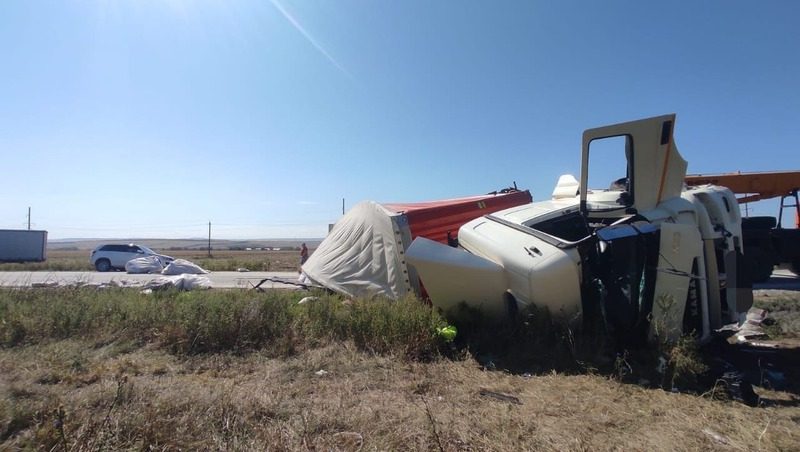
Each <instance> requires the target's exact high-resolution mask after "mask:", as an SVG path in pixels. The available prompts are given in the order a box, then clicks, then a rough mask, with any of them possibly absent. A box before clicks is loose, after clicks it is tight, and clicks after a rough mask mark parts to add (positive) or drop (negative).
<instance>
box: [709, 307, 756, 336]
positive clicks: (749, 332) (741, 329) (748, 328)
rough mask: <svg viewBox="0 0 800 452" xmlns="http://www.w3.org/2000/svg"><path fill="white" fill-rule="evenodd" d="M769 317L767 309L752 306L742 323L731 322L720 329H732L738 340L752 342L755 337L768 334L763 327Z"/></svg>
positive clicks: (722, 330)
mask: <svg viewBox="0 0 800 452" xmlns="http://www.w3.org/2000/svg"><path fill="white" fill-rule="evenodd" d="M766 318H767V311H766V310H764V309H759V308H750V310H748V311H747V315H746V316H745V320H744V322H742V324H741V325H737V324H731V325H726V326H723V327H722V328H720V329H719V331H721V332H724V331H732V332H733V337H735V338H736V342H740V343H741V342H750V343H752V342H751V341H752V340H753V339H760V338H764V337H766V336H767V333H766V332H765V331H764V329H763V328H762V325H763V323H764V320H765V319H766Z"/></svg>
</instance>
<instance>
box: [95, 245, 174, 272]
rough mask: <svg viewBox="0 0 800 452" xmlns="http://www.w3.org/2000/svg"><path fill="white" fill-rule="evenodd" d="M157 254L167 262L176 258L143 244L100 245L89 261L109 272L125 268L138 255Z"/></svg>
mask: <svg viewBox="0 0 800 452" xmlns="http://www.w3.org/2000/svg"><path fill="white" fill-rule="evenodd" d="M144 256H157V257H159V258H161V260H162V261H163V262H164V264H166V263H167V262H172V261H173V260H174V259H173V258H172V257H170V256H165V255H163V254H158V253H156V252H155V251H153V250H151V249H150V248H148V247H146V246H142V245H134V244H133V243H131V244H128V245H111V244H109V245H99V246H98V247H97V248H95V249H94V250H93V251H92V254H91V256H89V262H91V264H92V265H93V266H94V268H96V269H97V271H99V272H107V271H109V270H114V269H123V270H124V269H125V264H126V263H127V262H128V261H129V260H131V259H136V258H137V257H144Z"/></svg>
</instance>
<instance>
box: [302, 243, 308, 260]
mask: <svg viewBox="0 0 800 452" xmlns="http://www.w3.org/2000/svg"><path fill="white" fill-rule="evenodd" d="M307 260H308V248H306V244H305V242H304V243H303V244H302V245H301V246H300V265H303V264H305V263H306V261H307Z"/></svg>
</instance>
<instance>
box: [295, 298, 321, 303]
mask: <svg viewBox="0 0 800 452" xmlns="http://www.w3.org/2000/svg"><path fill="white" fill-rule="evenodd" d="M317 300H319V297H303V298H302V299H301V300H300V301H298V302H297V304H306V303H308V302H310V301H317Z"/></svg>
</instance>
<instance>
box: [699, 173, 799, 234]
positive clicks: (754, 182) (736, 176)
mask: <svg viewBox="0 0 800 452" xmlns="http://www.w3.org/2000/svg"><path fill="white" fill-rule="evenodd" d="M705 184H714V185H721V186H723V187H727V188H729V189H730V190H731V191H732V192H734V193H737V194H743V195H745V196H743V197H741V198H737V200H738V201H739V204H744V203H746V202H753V201H760V200H762V199H770V198H778V197H780V198H781V215H780V217H782V216H783V215H782V212H783V208H784V207H794V208H795V226H796V227H797V228H800V199H798V192H800V171H764V172H754V173H741V172H740V173H725V174H689V175H687V176H686V185H689V186H694V185H705ZM786 198H793V199H794V205H792V204H789V205H786V204H784V200H785V199H786ZM778 224H779V225H780V218H779V220H778Z"/></svg>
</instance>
